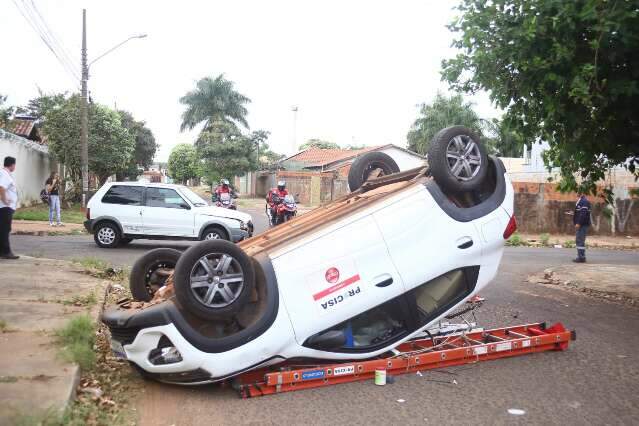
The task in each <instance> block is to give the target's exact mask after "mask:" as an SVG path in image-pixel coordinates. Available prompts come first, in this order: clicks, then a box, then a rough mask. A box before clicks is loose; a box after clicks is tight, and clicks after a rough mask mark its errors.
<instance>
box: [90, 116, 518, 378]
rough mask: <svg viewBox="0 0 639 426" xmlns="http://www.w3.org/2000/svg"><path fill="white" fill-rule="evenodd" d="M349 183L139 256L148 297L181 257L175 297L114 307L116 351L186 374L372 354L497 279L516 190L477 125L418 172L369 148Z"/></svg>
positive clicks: (110, 313) (157, 370)
mask: <svg viewBox="0 0 639 426" xmlns="http://www.w3.org/2000/svg"><path fill="white" fill-rule="evenodd" d="M349 185H350V187H351V191H352V192H351V194H349V195H348V196H346V197H344V198H342V199H339V200H337V201H335V202H333V203H331V204H329V205H326V206H324V207H320V208H318V209H315V210H313V211H312V212H310V213H307V214H305V215H302V216H299V217H297V218H295V219H293V220H291V221H289V222H286V223H285V224H282V225H281V226H279V227H276V228H273V229H271V230H269V231H267V232H265V233H263V234H261V235H258V236H256V237H253V238H251V239H248V240H246V241H243V242H241V243H240V244H238V245H237V246H236V245H234V244H232V243H230V242H228V241H219V240H213V241H204V242H201V243H197V244H196V245H194V246H192V247H191V248H189V249H188V250H187V251H185V252H184V253H183V254H181V255H180V254H179V253H173V254H172V255H169V257H171V256H173V257H172V258H171V259H169V261H168V263H167V259H166V258H165V257H162V256H155V257H154V256H153V255H150V256H147V258H146V260H141V261H140V262H139V266H138V272H137V274H138V275H137V276H138V277H139V278H138V279H137V281H136V283H133V282H132V286H137V287H138V290H137V294H138V295H139V297H138V298H140V299H143V300H149V299H150V298H151V296H152V294H153V292H154V291H155V290H157V287H158V286H161V285H162V279H159V281H158V275H157V272H158V271H160V270H162V268H164V269H166V268H172V267H173V265H174V267H175V269H174V276H173V285H174V290H175V296H174V297H170V298H169V299H168V300H164V301H161V302H160V303H155V304H151V305H150V306H148V307H144V308H141V309H123V308H122V307H119V306H114V307H112V308H110V309H108V310H107V311H106V312H105V313H104V315H103V317H102V320H103V322H104V323H106V324H107V325H108V326H109V328H110V330H111V335H112V343H113V345H112V347H113V348H114V351H115V352H116V353H117V354H119V355H120V356H122V357H125V358H127V359H128V360H129V361H131V362H132V363H133V364H134V365H135V366H137V367H138V368H139V369H140V370H141V371H142V372H143V374H145V375H147V376H149V377H153V378H156V379H158V380H161V381H164V382H170V383H181V384H198V383H210V382H215V381H219V380H223V379H226V378H228V377H232V376H235V375H238V374H240V373H242V372H245V371H248V370H252V369H255V368H258V367H263V366H267V365H272V364H276V363H280V362H283V361H285V360H288V359H293V358H295V359H304V358H307V359H315V360H317V359H330V360H340V359H349V360H352V359H365V358H371V357H375V356H377V355H380V354H382V353H384V352H387V351H389V350H390V349H392V348H393V347H395V346H397V345H398V344H399V343H401V342H404V341H406V340H409V339H411V338H413V337H414V336H416V335H418V334H420V333H422V332H423V331H424V330H426V329H428V328H429V327H432V326H433V324H435V323H437V322H438V321H439V320H440V319H441V318H443V317H444V316H446V315H447V314H448V313H450V312H451V311H453V310H454V309H456V308H457V307H459V306H460V305H461V304H463V303H464V302H465V301H466V300H468V299H470V298H471V297H472V296H474V295H475V294H476V293H477V292H479V291H480V290H481V289H482V288H483V287H484V286H486V284H488V283H489V282H490V281H491V280H492V279H493V278H494V276H495V274H496V272H497V268H498V266H499V263H500V260H501V256H502V252H503V247H504V242H505V240H506V239H507V238H508V237H509V236H510V234H512V232H514V231H515V227H516V225H515V221H514V216H513V190H512V186H511V184H510V183H509V181H508V178H507V176H506V174H505V169H504V166H503V164H502V163H501V161H500V160H499V159H497V158H493V157H489V156H487V155H486V152H485V150H484V148H483V147H482V145H481V143H480V141H479V137H478V136H477V135H475V134H474V133H473V132H472V131H470V130H468V129H466V128H463V127H459V126H457V127H450V128H447V129H444V130H442V131H441V132H440V133H439V134H438V135H436V137H435V138H434V139H433V141H432V144H431V148H430V151H429V155H428V165H427V166H424V168H420V169H413V170H409V171H403V172H399V170H398V168H397V166H396V164H395V163H394V162H393V160H392V159H390V157H388V156H386V155H385V154H383V153H378V152H373V153H369V154H365V155H363V156H361V157H359V158H358V159H357V160H356V161H355V162H354V164H353V165H352V167H351V171H350V174H349ZM165 254H166V253H165ZM162 261H164V263H162ZM160 275H162V274H160ZM166 275H167V273H166V270H164V275H162V276H166ZM134 294H136V293H135V292H134Z"/></svg>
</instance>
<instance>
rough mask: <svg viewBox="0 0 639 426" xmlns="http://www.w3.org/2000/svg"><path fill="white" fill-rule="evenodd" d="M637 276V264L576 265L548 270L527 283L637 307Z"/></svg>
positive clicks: (638, 287)
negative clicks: (553, 287) (554, 287)
mask: <svg viewBox="0 0 639 426" xmlns="http://www.w3.org/2000/svg"><path fill="white" fill-rule="evenodd" d="M638 277H639V265H601V264H580V265H563V266H559V267H556V268H548V269H545V270H544V271H543V272H540V273H536V274H533V275H531V276H529V277H528V279H527V281H528V282H529V283H532V284H542V285H549V286H556V287H557V288H561V289H565V290H569V291H574V292H578V293H581V294H585V295H588V296H592V297H596V298H599V299H605V300H609V301H614V302H620V303H624V304H626V305H630V306H639V278H638Z"/></svg>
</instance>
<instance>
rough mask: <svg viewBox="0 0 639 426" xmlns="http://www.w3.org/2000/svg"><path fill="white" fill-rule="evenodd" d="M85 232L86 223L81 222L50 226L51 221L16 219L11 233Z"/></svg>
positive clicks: (40, 234)
mask: <svg viewBox="0 0 639 426" xmlns="http://www.w3.org/2000/svg"><path fill="white" fill-rule="evenodd" d="M84 232H86V231H85V229H84V225H82V224H79V223H65V224H64V226H50V225H49V222H43V221H39V220H14V221H13V223H12V226H11V233H12V234H15V235H39V236H45V235H77V234H82V233H84Z"/></svg>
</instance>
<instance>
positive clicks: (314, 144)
mask: <svg viewBox="0 0 639 426" xmlns="http://www.w3.org/2000/svg"><path fill="white" fill-rule="evenodd" d="M309 148H318V149H339V145H338V144H336V143H335V142H329V141H323V140H321V139H309V140H307V141H306V142H304V143H303V144H302V145H300V147H299V150H300V151H303V150H305V149H309Z"/></svg>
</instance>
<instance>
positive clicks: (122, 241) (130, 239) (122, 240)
mask: <svg viewBox="0 0 639 426" xmlns="http://www.w3.org/2000/svg"><path fill="white" fill-rule="evenodd" d="M131 241H133V238H120V245H121V246H125V245H127V244H129V243H130V242H131Z"/></svg>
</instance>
